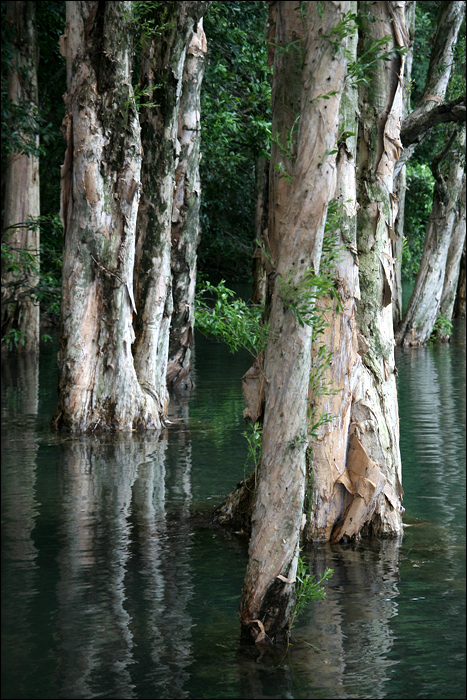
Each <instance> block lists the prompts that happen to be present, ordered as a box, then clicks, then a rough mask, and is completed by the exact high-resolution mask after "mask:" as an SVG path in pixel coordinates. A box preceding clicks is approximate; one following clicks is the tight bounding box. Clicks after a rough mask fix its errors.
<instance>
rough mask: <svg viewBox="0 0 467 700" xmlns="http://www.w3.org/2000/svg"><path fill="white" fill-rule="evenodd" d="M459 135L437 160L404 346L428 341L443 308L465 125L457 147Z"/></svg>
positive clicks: (401, 337)
mask: <svg viewBox="0 0 467 700" xmlns="http://www.w3.org/2000/svg"><path fill="white" fill-rule="evenodd" d="M455 137H456V132H454V133H453V135H452V137H451V139H450V140H449V141H448V143H447V144H446V146H445V148H444V149H443V150H442V151H441V152H440V153H439V154H438V155H437V156H436V157H435V159H434V162H433V174H434V176H435V180H436V182H435V187H434V191H433V206H432V209H431V214H430V219H429V221H428V225H427V230H426V235H425V245H424V248H423V254H422V260H421V262H420V268H419V271H418V274H417V279H416V281H415V287H414V290H413V292H412V296H411V298H410V301H409V305H408V307H407V310H406V312H405V316H404V319H403V321H402V323H401V326H400V328H399V329H398V331H397V334H396V342H397V344H398V345H402V346H404V347H407V346H410V345H413V346H417V345H424V344H425V343H426V342H427V341H428V340H429V338H430V335H431V333H432V331H433V327H434V325H435V322H436V318H437V316H438V312H439V308H440V303H441V295H442V293H443V286H444V279H445V274H446V264H447V257H448V251H449V248H450V245H451V239H452V234H453V227H454V222H455V220H456V212H457V206H456V205H457V200H458V197H459V192H460V189H461V186H462V178H463V174H464V165H463V163H462V160H463V157H464V155H463V154H464V150H465V127H464V128H463V129H462V133H461V134H460V135H459V137H458V139H457V141H458V142H457V145H456V147H455V148H453V142H454V138H455ZM448 153H449V156H450V162H449V164H448V165H446V166H445V167H446V168H447V174H443V173H442V171H441V162H442V160H443V159H444V158H445V157H446V156H447V155H448Z"/></svg>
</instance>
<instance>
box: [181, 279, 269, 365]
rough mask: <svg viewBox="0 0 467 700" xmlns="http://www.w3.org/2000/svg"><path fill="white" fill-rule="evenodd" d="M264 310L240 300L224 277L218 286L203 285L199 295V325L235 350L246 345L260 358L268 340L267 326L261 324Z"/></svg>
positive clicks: (203, 331) (206, 283)
mask: <svg viewBox="0 0 467 700" xmlns="http://www.w3.org/2000/svg"><path fill="white" fill-rule="evenodd" d="M261 313H262V309H261V307H259V306H255V305H250V304H247V303H246V302H244V301H243V300H242V299H239V298H238V297H237V295H236V294H235V292H234V291H232V290H231V289H229V288H228V287H226V286H225V281H224V280H221V281H220V282H219V284H218V285H212V284H211V283H210V282H205V283H204V284H202V286H201V287H200V289H199V290H198V291H197V294H196V298H195V321H196V327H197V328H198V330H200V331H201V333H203V334H204V335H207V336H210V337H212V338H215V339H217V340H222V341H223V342H224V343H226V344H227V346H228V348H229V350H230V351H231V352H235V351H236V350H238V349H239V348H244V349H245V350H248V352H249V353H250V354H251V355H252V356H253V357H256V356H257V354H258V353H259V352H261V351H262V350H263V349H264V347H265V345H266V341H267V330H268V328H267V325H263V324H262V323H261Z"/></svg>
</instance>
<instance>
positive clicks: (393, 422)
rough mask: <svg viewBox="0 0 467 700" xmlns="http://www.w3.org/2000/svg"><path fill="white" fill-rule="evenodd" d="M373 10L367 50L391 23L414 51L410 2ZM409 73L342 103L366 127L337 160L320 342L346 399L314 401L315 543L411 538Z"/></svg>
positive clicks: (311, 510) (398, 66)
mask: <svg viewBox="0 0 467 700" xmlns="http://www.w3.org/2000/svg"><path fill="white" fill-rule="evenodd" d="M365 8H366V10H365V11H367V10H369V11H370V17H371V18H372V19H373V20H376V21H373V22H372V21H369V22H368V23H367V25H366V26H365V27H364V30H363V37H361V38H360V42H361V45H362V50H363V51H364V50H365V48H366V46H367V45H368V43H370V42H371V41H373V40H375V39H380V38H381V37H382V36H385V35H387V34H388V31H387V29H388V25H389V23H388V19H389V16H391V17H392V18H393V23H392V25H389V26H392V27H393V40H392V41H393V43H394V45H398V46H403V45H405V43H406V42H407V39H408V37H407V33H406V29H405V17H404V3H389V5H385V4H384V3H376V4H374V3H372V4H371V7H370V4H369V3H368V6H365ZM403 72H404V66H403V60H402V61H401V59H400V58H394V59H392V61H391V62H390V63H389V64H386V63H383V62H380V63H379V64H378V65H377V67H376V68H375V71H374V74H373V76H372V81H371V84H370V86H369V87H368V88H366V87H364V88H360V94H359V108H358V110H357V108H356V104H355V96H354V95H353V94H352V90H349V88H347V92H346V95H345V99H344V100H343V110H342V119H343V126H344V125H345V130H346V131H353V128H352V122H351V120H352V119H354V120H355V112H356V111H358V112H359V114H360V124H359V132H358V144H355V143H353V139H352V138H347V139H346V142H347V144H346V147H342V146H341V149H340V157H339V161H338V165H339V169H338V178H339V179H338V187H339V190H340V191H339V199H340V200H341V201H342V202H343V203H346V204H345V209H344V213H343V215H342V218H341V230H340V232H339V235H340V243H341V246H342V253H341V261H340V262H339V263H338V265H337V266H336V282H337V285H338V286H337V288H338V290H339V296H340V298H341V302H342V305H343V311H342V312H340V313H328V314H327V320H328V323H329V327H328V328H327V329H326V330H325V333H324V337H323V339H322V341H321V339H319V343H321V342H323V343H324V345H325V347H326V349H327V351H331V352H332V357H331V364H330V367H329V368H328V370H327V372H326V374H325V382H327V383H328V384H329V386H330V388H331V389H333V390H334V391H336V390H337V393H336V394H334V395H331V396H326V395H324V396H319V395H318V396H316V395H314V396H313V395H312V396H311V400H312V401H313V402H314V410H315V415H316V414H320V413H328V414H330V415H331V416H332V420H331V421H330V422H328V423H326V424H325V425H323V426H322V427H320V428H319V430H318V437H317V439H316V440H314V441H313V442H312V443H311V445H310V455H309V461H310V469H311V474H310V486H309V495H308V506H307V526H306V530H305V536H306V537H307V538H308V539H311V540H313V541H329V540H331V541H338V540H340V539H342V538H353V537H359V536H360V535H361V534H362V532H364V531H365V530H366V531H368V532H370V533H377V534H383V535H395V534H398V533H400V532H402V520H401V513H402V508H401V506H400V497H401V495H402V489H401V486H400V479H401V473H400V470H401V464H400V453H399V435H398V418H397V395H396V386H395V377H394V372H395V365H394V352H393V345H394V338H393V330H392V328H393V327H392V310H391V287H392V285H391V283H393V279H394V259H393V249H392V246H391V236H392V237H394V236H393V233H392V231H393V226H394V219H395V216H396V214H397V198H396V197H395V196H394V194H393V169H394V165H395V163H396V161H397V158H398V156H399V153H400V149H401V144H400V139H399V128H400V126H399V125H400V118H401V111H402V80H401V81H399V79H398V76H399V75H403ZM357 145H358V151H357V148H356V147H357ZM343 146H344V144H343ZM355 158H356V159H357V172H356V175H357V195H358V204H357V202H356V194H355V161H354V159H355ZM357 211H358V213H357ZM355 215H356V220H355ZM352 217H354V219H353V220H352ZM357 253H358V256H357ZM323 303H325V302H323Z"/></svg>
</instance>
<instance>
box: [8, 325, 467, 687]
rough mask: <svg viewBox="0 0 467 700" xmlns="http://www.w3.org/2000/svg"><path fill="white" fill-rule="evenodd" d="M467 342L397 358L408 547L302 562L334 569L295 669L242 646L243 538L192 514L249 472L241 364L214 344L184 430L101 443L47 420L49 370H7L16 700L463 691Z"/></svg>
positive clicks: (301, 634)
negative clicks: (53, 427) (57, 430)
mask: <svg viewBox="0 0 467 700" xmlns="http://www.w3.org/2000/svg"><path fill="white" fill-rule="evenodd" d="M463 327H464V328H465V324H464V326H463ZM462 343H463V344H461V343H460V341H457V344H456V341H455V340H454V341H453V343H452V345H451V347H444V348H427V349H421V350H420V349H409V350H401V351H398V355H397V364H398V369H399V381H398V391H399V399H400V418H401V449H402V458H403V486H404V490H405V498H404V505H405V507H406V517H405V522H406V524H407V525H408V527H407V528H406V530H405V534H404V538H403V540H402V542H401V541H399V540H384V541H381V542H379V541H373V542H370V543H366V542H361V543H358V544H357V545H352V546H350V545H346V546H338V545H333V546H329V545H328V546H323V547H318V548H315V549H313V548H309V549H307V550H305V551H304V556H305V557H306V558H307V559H308V561H309V563H310V566H311V568H312V570H313V572H314V573H316V575H317V576H320V575H321V574H322V573H323V571H324V568H325V567H326V566H329V567H331V568H332V569H334V576H333V577H332V579H331V580H330V581H329V582H328V583H327V584H326V587H327V591H328V594H327V597H326V599H325V600H324V601H316V602H314V603H312V604H311V606H310V607H309V608H308V609H307V610H306V611H305V613H304V614H303V616H302V617H301V618H299V620H298V621H297V624H296V627H295V628H294V634H295V637H296V640H295V641H294V643H293V645H292V646H291V648H290V649H289V651H288V654H287V655H286V656H285V658H282V656H283V653H282V652H279V653H277V652H276V653H273V654H270V653H264V654H261V653H260V650H259V649H257V648H256V647H255V646H254V645H252V646H251V647H246V648H243V647H240V646H239V624H238V616H237V609H238V604H239V596H240V591H241V586H242V581H243V577H244V572H245V567H246V561H247V547H246V543H245V542H244V540H242V539H237V538H236V536H235V535H230V536H228V535H224V534H222V533H221V532H219V531H217V530H211V529H209V528H204V529H200V528H199V527H196V526H195V525H194V521H193V519H192V518H191V515H190V508H191V509H193V508H194V509H195V510H198V509H201V510H203V511H205V510H206V508H207V507H208V506H209V505H211V506H212V505H213V504H214V503H215V502H216V500H217V496H218V494H225V493H226V492H228V491H229V490H230V489H231V488H232V487H233V486H235V484H236V482H237V481H238V480H239V479H240V478H242V476H243V466H242V465H243V462H244V460H245V453H246V441H245V439H244V437H243V434H242V433H243V430H244V426H243V422H242V417H241V409H242V397H241V385H240V377H241V375H242V374H243V373H244V371H245V369H246V368H247V365H246V366H245V358H243V359H242V358H240V359H239V360H238V362H237V359H236V358H234V359H231V358H230V356H229V355H228V354H227V352H226V351H225V349H224V348H223V347H222V346H219V345H211V346H210V345H208V344H206V343H205V344H203V345H198V346H197V347H198V349H199V347H202V353H203V354H202V357H203V358H204V360H205V361H204V362H203V363H201V362H200V363H199V364H198V366H197V369H196V379H195V381H196V388H195V389H194V390H193V391H192V392H191V394H190V395H189V396H183V395H181V396H179V397H178V398H176V399H174V401H173V402H172V404H171V410H172V415H171V417H172V419H173V425H171V426H170V427H169V428H168V430H166V431H165V432H163V433H162V434H160V435H138V434H132V435H120V436H109V435H107V436H94V437H86V438H85V437H70V436H53V435H52V434H51V433H50V430H49V428H48V427H47V426H48V421H49V418H50V412H51V411H52V410H53V408H54V403H55V401H54V391H55V388H56V373H55V372H52V370H51V369H50V366H51V365H50V361H45V360H41V362H42V365H41V382H42V384H41V386H40V392H38V374H37V365H36V364H35V363H34V362H31V361H29V359H28V358H17V359H16V360H15V359H8V360H7V361H5V362H4V363H3V366H2V397H3V401H2V419H3V439H2V524H3V527H2V588H3V597H2V636H3V639H2V641H3V666H2V697H6V698H8V697H32V698H34V697H47V698H70V697H73V698H88V697H89V698H91V697H112V698H113V697H122V698H123V697H125V698H144V697H151V698H152V697H155V698H315V697H316V698H395V697H397V698H401V699H404V698H413V697H425V698H426V697H430V698H448V697H449V698H461V697H464V696H465V690H464V677H463V675H464V663H465V655H464V648H465V636H464V618H465V591H464V586H465V551H464V540H465V534H464V533H465V511H464V505H465V503H464V501H465V489H464V486H465V467H464V464H465V341H462ZM210 358H211V359H210ZM211 360H212V361H211ZM227 362H229V363H230V364H228V365H226V363H227ZM226 366H228V367H229V372H226ZM38 402H39V404H38ZM38 405H39V413H43V414H44V415H36V414H37V412H38ZM44 407H45V408H44ZM49 408H50V411H49ZM46 413H47V415H45V414H46Z"/></svg>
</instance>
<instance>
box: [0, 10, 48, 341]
mask: <svg viewBox="0 0 467 700" xmlns="http://www.w3.org/2000/svg"><path fill="white" fill-rule="evenodd" d="M7 22H9V23H11V24H12V25H13V26H14V32H15V39H14V50H15V58H14V61H13V65H12V67H11V70H10V72H9V74H8V99H9V100H11V101H12V102H14V103H16V104H23V105H24V107H25V109H26V110H31V111H32V110H34V109H37V60H38V53H37V52H38V48H37V28H36V3H35V2H27V1H26V2H25V1H18V2H8V3H7ZM38 146H39V136H37V137H36V147H38ZM39 215H40V204H39V158H38V157H37V156H36V155H34V154H33V153H29V154H26V153H24V152H21V153H12V154H11V155H9V156H8V158H7V164H6V173H5V202H4V219H3V236H2V240H3V242H4V243H6V244H7V245H9V246H10V247H11V249H12V254H13V256H14V259H15V260H16V261H17V262H18V264H20V265H21V266H22V263H21V260H22V255H21V251H25V252H27V253H29V254H32V255H33V256H34V259H35V262H34V263H33V265H32V266H30V267H29V269H25V268H23V269H24V270H25V271H24V273H23V272H21V284H20V285H18V286H16V284H14V283H15V282H16V281H17V278H16V275H15V273H14V272H13V273H12V272H8V271H6V270H5V269H2V283H3V285H5V286H4V288H3V290H2V338H3V337H5V336H6V337H7V338H8V334H9V333H10V332H17V333H18V334H19V342H18V345H17V346H15V345H14V344H10V343H4V344H3V345H2V351H8V350H9V349H10V347H11V348H12V349H15V350H17V351H18V352H38V351H39V302H38V300H37V299H36V298H35V297H34V288H35V286H36V285H37V283H38V281H39V226H38V225H35V226H34V225H31V226H28V223H27V222H28V220H29V219H37V218H38V217H39ZM10 285H11V286H10ZM10 289H14V291H13V294H12V295H10V293H9V290H10Z"/></svg>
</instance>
